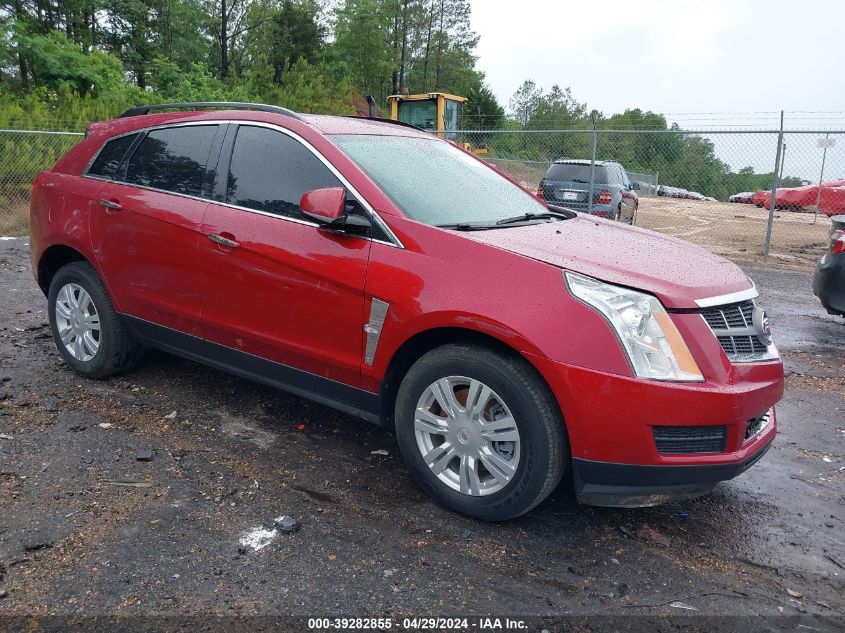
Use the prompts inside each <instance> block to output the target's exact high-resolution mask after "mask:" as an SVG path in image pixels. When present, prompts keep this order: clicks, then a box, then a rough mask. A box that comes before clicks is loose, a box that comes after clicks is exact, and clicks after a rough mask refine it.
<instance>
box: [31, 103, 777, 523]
mask: <svg viewBox="0 0 845 633" xmlns="http://www.w3.org/2000/svg"><path fill="white" fill-rule="evenodd" d="M209 105H211V106H215V107H218V108H219V107H220V106H221V105H223V104H170V105H168V106H160V107H161V108H162V109H168V110H174V109H180V108H181V109H184V107H185V106H187V107H190V108H192V111H188V112H172V111H171V112H168V113H156V114H150V112H151V111H152V110H154V109H156V107H150V106H145V107H141V108H135V109H133V110H130V111H129V112H127V113H125V114H124V115H123V116H122V117H120V118H118V119H116V120H113V121H107V122H103V123H97V124H94V125H92V126H91V127H90V129H89V133H88V136H87V138H86V139H85V140H84V141H82V142H81V143H80V144H79V145H77V146H76V147H74V148H73V149H72V150H70V151H69V152H68V153H67V154H66V155H65V156H64V157H63V158H61V159H60V160H59V162H58V163H57V164H56V166H55V167H53V169H51V170H50V171H47V172H43V173H41V174H39V175H38V177H37V179H36V181H35V185H34V188H33V197H32V210H31V225H32V227H31V228H32V238H31V246H32V261H33V269H34V271H35V275H36V277H37V280H38V284H39V285H40V287H41V288H42V290H43V291H44V293H45V294H46V295H47V297H48V301H49V318H50V323H51V327H52V331H53V336H54V338H55V341H56V344H57V346H58V349H59V352H60V353H61V355H62V357H63V358H64V360H65V361H66V362H67V363H68V364H69V365H70V366H72V367H73V369H75V370H76V371H77V372H79V373H81V374H83V375H85V376H90V377H95V378H102V377H106V376H111V375H113V374H117V373H119V372H123V371H126V370H128V369H129V368H130V367H131V366H132V363H133V361H134V360H135V359H136V357H137V353H138V350H139V349H140V348H141V347H142V346H145V347H154V348H158V349H161V350H165V351H168V352H173V353H175V354H179V355H181V356H184V357H187V358H190V359H194V360H197V361H200V362H203V363H207V364H209V365H211V366H213V367H217V368H220V369H225V370H227V371H231V372H233V373H236V374H238V375H241V376H245V377H248V378H251V379H254V380H256V381H259V382H262V383H266V384H269V385H273V386H275V387H279V388H281V389H286V390H288V391H291V392H293V393H295V394H299V395H302V396H305V397H308V398H312V399H314V400H316V401H318V402H320V403H323V404H325V405H328V406H331V407H335V408H337V409H340V410H341V411H345V412H347V413H349V414H351V415H353V416H357V417H361V418H364V419H366V420H370V421H372V422H376V423H379V424H383V425H385V426H389V427H393V428H395V430H396V437H397V441H398V443H399V447H400V449H401V452H402V455H403V457H404V459H405V461H406V463H407V465H408V469H409V470H410V472H411V475H412V476H413V478H414V479H415V480H416V482H417V483H418V484H419V485H420V487H422V488H423V490H425V492H427V493H428V494H429V495H431V496H432V497H433V498H434V499H436V500H437V501H439V502H440V503H442V504H443V505H445V506H448V507H449V508H452V509H453V510H457V511H459V512H462V513H465V514H467V515H470V516H473V517H477V518H480V519H486V520H503V519H508V518H511V517H516V516H518V515H520V514H523V513H524V512H527V511H529V510H530V509H531V508H533V507H534V506H536V505H537V504H538V503H540V502H541V501H542V500H543V499H544V498H545V497H546V496H547V495H548V494H549V493H550V492H551V491H552V489H553V488H554V487H555V486H556V485H557V484H558V482H560V480H561V478H562V477H563V475H564V474H565V473H567V471H571V474H572V480H573V482H574V488H575V493H576V495H577V497H578V499H579V500H580V501H582V502H584V503H590V504H597V505H612V506H644V505H651V504H656V503H661V502H664V501H666V500H669V499H674V498H685V497H692V496H696V495H701V494H705V493H707V492H709V491H711V490H712V489H713V487H714V486H715V485H716V483H717V482H719V481H721V480H725V479H729V478H731V477H734V476H736V475H738V474H739V473H741V472H743V471H744V470H745V469H746V468H748V467H749V466H750V465H751V464H753V463H754V462H755V461H757V460H758V459H760V457H761V456H762V455H763V453H764V452H765V451H766V449H767V448H768V447H769V445H770V443H771V441H772V439H773V438H774V435H775V413H774V408H773V407H774V404H775V403H776V402H777V401H778V400H779V399H780V397H781V395H782V392H783V367H782V364H781V361H780V359H779V356H778V353H777V350H776V349H775V347H774V345H773V344H772V340H771V336H770V331H769V326H768V320H767V318H766V315H765V313H764V312H763V311H762V309H761V308H760V307H758V306H757V305H756V303H755V301H754V298H755V297H756V296H757V292H756V290H755V288H754V285H753V284H752V283H751V281H750V280H749V279H748V277H746V276H745V274H743V273H742V272H741V271H740V270H739V268H737V267H736V266H735V265H733V264H732V263H730V262H728V261H726V260H725V259H722V258H721V257H717V256H716V255H713V254H711V253H709V252H707V251H705V250H703V249H701V248H698V247H696V246H693V245H691V244H688V243H686V242H683V241H681V240H678V239H674V238H671V237H666V236H664V235H658V234H656V233H652V232H649V231H645V230H642V229H638V228H632V227H628V226H623V225H620V224H618V223H614V222H611V221H607V220H603V219H600V218H595V217H590V216H586V215H581V214H578V213H575V212H573V211H569V210H566V209H562V208H557V207H552V206H545V203H544V202H542V201H540V200H539V199H538V198H536V197H535V196H533V195H532V194H530V193H528V192H526V191H525V190H524V189H522V188H521V187H519V186H518V185H517V184H515V183H514V182H512V181H511V180H509V179H508V178H506V177H505V176H503V175H502V174H500V173H499V172H498V171H496V170H495V169H494V168H492V167H490V166H489V165H488V164H486V163H485V162H484V161H482V160H480V159H478V158H476V157H474V156H472V155H471V154H469V153H467V152H465V151H463V150H462V149H460V148H459V147H457V146H455V145H454V144H452V143H449V142H447V141H444V140H441V139H439V138H437V137H436V136H432V135H430V134H427V133H425V132H422V131H419V130H417V129H415V128H413V127H411V126H408V125H407V124H401V123H395V122H389V121H376V120H367V119H360V118H346V117H334V116H312V115H304V114H296V113H293V112H290V111H288V110H285V109H283V108H277V107H273V106H259V105H251V104H250V105H247V104H225V105H227V106H231V107H230V109H228V110H225V111H223V110H219V109H218V110H213V111H204V112H203V111H199V110H197V109H196V108H198V107H200V106H209Z"/></svg>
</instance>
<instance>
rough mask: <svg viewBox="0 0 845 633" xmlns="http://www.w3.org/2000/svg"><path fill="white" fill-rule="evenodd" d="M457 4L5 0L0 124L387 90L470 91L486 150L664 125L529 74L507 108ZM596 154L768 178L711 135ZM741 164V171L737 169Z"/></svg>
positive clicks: (350, 105)
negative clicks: (727, 155) (147, 106)
mask: <svg viewBox="0 0 845 633" xmlns="http://www.w3.org/2000/svg"><path fill="white" fill-rule="evenodd" d="M478 41H479V36H478V34H477V33H475V32H474V31H473V30H472V28H471V27H470V4H469V0H146V1H141V0H4V1H2V2H0V124H2V125H6V126H12V127H20V128H31V129H50V128H56V129H74V130H81V129H83V128H84V126H85V125H86V124H87V123H88V122H89V121H91V120H97V119H104V118H108V117H111V116H115V115H116V114H119V113H120V112H121V111H123V110H124V109H126V108H128V107H130V106H133V105H138V104H142V103H152V102H161V101H183V100H184V101H215V100H238V101H261V102H265V103H275V104H279V105H283V106H285V107H288V108H291V109H294V110H298V111H302V112H315V113H332V114H354V113H356V112H361V113H363V112H365V111H366V104H365V102H364V99H363V96H364V95H373V96H374V97H375V98H376V101H377V103H379V104H380V106H381V108H382V111H385V110H386V107H387V96H388V95H390V94H397V93H399V92H401V91H403V90H408V91H409V92H411V93H415V92H432V91H444V92H450V93H454V94H459V95H464V96H466V97H467V98H468V101H467V103H466V104H465V106H464V108H463V112H462V121H461V126H462V128H463V129H465V130H478V131H481V132H479V133H475V134H473V135H472V137H473V138H472V140H473V142H475V143H481V144H486V145H487V146H488V148H489V152H490V154H491V156H503V157H510V158H523V159H532V160H533V159H540V160H553V159H554V158H560V157H561V156H571V157H579V158H585V157H589V155H590V150H591V146H590V144H591V139H590V137H589V135H587V134H583V135H581V134H571V133H570V134H567V133H560V132H557V133H556V132H549V133H541V134H524V135H510V134H492V133H488V134H484V132H485V131H496V130H499V131H501V130H515V131H516V130H527V131H536V130H563V129H566V130H585V131H587V130H590V129H592V126H593V125H595V126H596V127H598V128H601V129H608V130H613V129H620V130H622V129H649V130H666V129H669V127H668V125H667V121H666V119H665V117H663V116H662V115H660V114H656V113H653V112H643V111H641V110H639V109H631V110H627V111H626V112H624V113H622V114H614V115H610V116H607V115H604V114H603V113H601V112H598V111H596V110H590V109H588V107H587V105H586V104H585V103H581V102H579V101H578V100H577V99H576V98H575V97H574V96H573V94H572V92H571V90H570V89H569V88H561V87H559V86H557V85H555V86H553V87H552V88H551V89H549V90H544V89H543V88H542V87H540V86H538V85H537V84H536V83H535V82H533V81H531V80H527V81H525V82H524V83H523V84H522V85H521V86H520V87H519V88H518V89H517V90H516V92H515V93H514V95H513V97H512V98H511V99H510V101H509V103H508V104H507V109H506V108H505V107H503V105H502V104H500V103H499V102H498V101H497V99H496V97H495V95H494V94H493V92H492V91H491V90H490V89H489V87H488V86H487V85H486V83H485V77H484V73H483V72H482V70H481V69H479V68H478V64H477V61H478V60H477V55H476V47H477V45H478ZM599 157H600V158H602V157H612V158H614V159H616V160H619V161H620V162H622V163H623V164H624V165H625V166H626V167H627V168H628V169H629V170H631V171H643V172H649V173H654V172H656V171H659V172H660V173H661V181H663V182H666V183H667V184H672V185H675V186H680V187H686V188H688V189H696V190H699V191H701V193H704V194H705V195H714V196H716V197H719V198H725V197H726V196H727V195H729V194H730V193H733V192H734V191H733V189H735V188H736V187H737V186H739V185H740V184H743V185H748V188H756V187H751V185H752V184H753V185H758V186H766V185H767V183H768V182H770V181H771V174H762V175H761V174H754V172H753V170H751V169H750V168H744V169H743V170H740V171H739V172H736V173H734V172H733V171H732V170H731V168H730V167H729V166H728V165H726V164H724V163H723V162H722V161H721V160H719V159H718V157H717V156H716V155H715V152H714V148H713V145H712V144H711V143H709V142H708V141H706V139H702V138H699V137H694V136H684V135H680V134H679V135H677V136H676V135H668V136H663V135H660V136H658V135H651V136H640V135H630V134H629V135H623V134H620V135H618V136H616V135H602V136H601V140H600V146H599ZM749 170H750V171H749Z"/></svg>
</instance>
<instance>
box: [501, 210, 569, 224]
mask: <svg viewBox="0 0 845 633" xmlns="http://www.w3.org/2000/svg"><path fill="white" fill-rule="evenodd" d="M551 219H556V220H567V219H569V216H568V215H566V214H564V213H557V212H555V211H546V212H545V213H523V214H522V215H515V216H514V217H512V218H504V219H502V220H498V221H497V222H496V225H497V226H501V225H502V224H516V223H517V222H529V221H531V220H551Z"/></svg>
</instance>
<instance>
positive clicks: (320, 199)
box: [299, 187, 370, 233]
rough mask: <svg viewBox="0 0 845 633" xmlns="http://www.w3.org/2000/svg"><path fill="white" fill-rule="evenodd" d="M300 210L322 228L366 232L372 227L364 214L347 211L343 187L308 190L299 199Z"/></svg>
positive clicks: (347, 231)
mask: <svg viewBox="0 0 845 633" xmlns="http://www.w3.org/2000/svg"><path fill="white" fill-rule="evenodd" d="M299 210H300V212H301V213H302V215H303V216H305V217H306V218H308V219H309V220H313V221H314V222H316V223H317V224H319V225H320V228H326V229H330V230H335V231H343V232H346V233H366V232H367V231H368V230H369V228H370V221H369V220H368V219H367V218H365V217H364V216H361V215H349V214H347V213H346V190H345V189H344V188H343V187H327V188H325V189H313V190H312V191H306V192H305V194H303V196H302V199H301V200H300V201H299Z"/></svg>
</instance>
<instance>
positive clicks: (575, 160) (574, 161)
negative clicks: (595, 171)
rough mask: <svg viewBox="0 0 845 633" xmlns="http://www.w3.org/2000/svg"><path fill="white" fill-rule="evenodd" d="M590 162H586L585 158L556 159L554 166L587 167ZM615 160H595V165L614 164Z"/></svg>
mask: <svg viewBox="0 0 845 633" xmlns="http://www.w3.org/2000/svg"><path fill="white" fill-rule="evenodd" d="M591 162H592V161H590V160H587V159H586V158H559V159H557V160H556V161H555V162H554V164H555V165H589V164H590V163H591ZM615 162H616V161H615V160H597V161H596V165H610V164H613V163H615Z"/></svg>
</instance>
